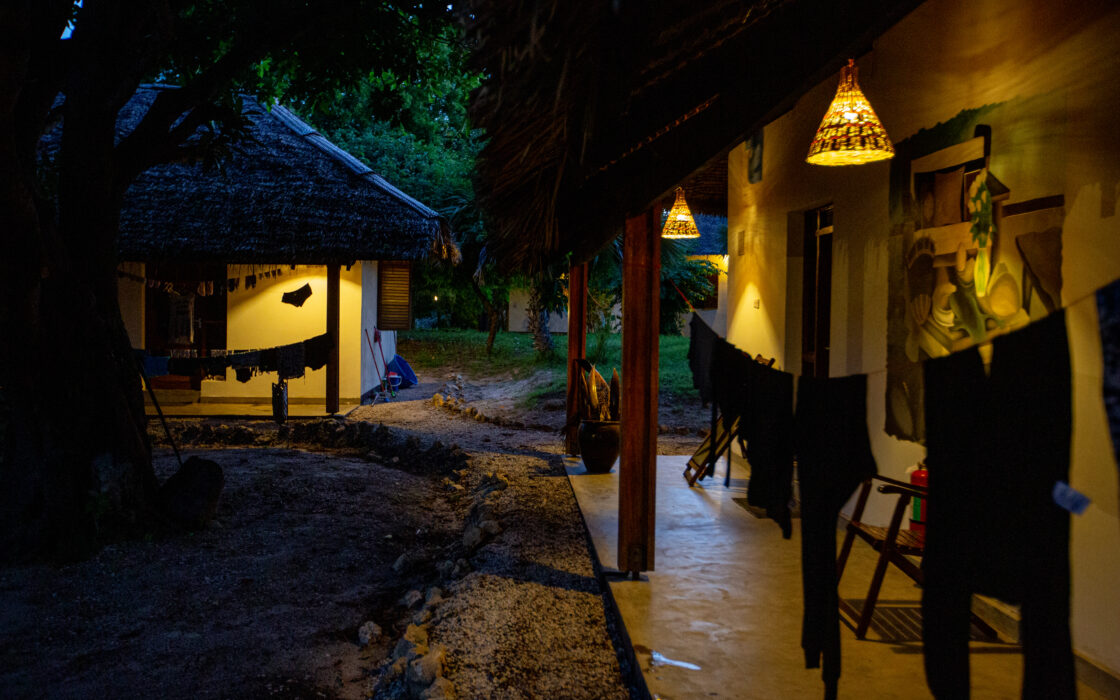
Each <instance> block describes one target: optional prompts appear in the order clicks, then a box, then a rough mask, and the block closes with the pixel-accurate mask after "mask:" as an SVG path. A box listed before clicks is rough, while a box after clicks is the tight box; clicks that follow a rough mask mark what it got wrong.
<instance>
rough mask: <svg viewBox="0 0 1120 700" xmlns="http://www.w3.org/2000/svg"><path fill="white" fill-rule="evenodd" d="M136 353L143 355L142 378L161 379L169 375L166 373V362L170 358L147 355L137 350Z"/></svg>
mask: <svg viewBox="0 0 1120 700" xmlns="http://www.w3.org/2000/svg"><path fill="white" fill-rule="evenodd" d="M137 352H138V353H143V358H144V376H146V377H148V378H149V379H150V378H152V377H162V376H164V375H166V374H169V372H168V371H167V362H168V360H170V359H171V358H169V357H164V356H159V355H149V354H148V353H147V352H145V351H144V350H138V351H137Z"/></svg>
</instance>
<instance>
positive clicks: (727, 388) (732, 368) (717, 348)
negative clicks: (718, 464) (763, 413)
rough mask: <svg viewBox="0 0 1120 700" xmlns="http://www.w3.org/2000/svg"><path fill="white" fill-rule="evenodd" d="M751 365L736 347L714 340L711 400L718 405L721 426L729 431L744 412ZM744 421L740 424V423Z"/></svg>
mask: <svg viewBox="0 0 1120 700" xmlns="http://www.w3.org/2000/svg"><path fill="white" fill-rule="evenodd" d="M751 362H753V360H751V359H750V358H749V357H747V356H746V355H744V354H743V353H742V351H740V350H739V348H737V347H735V346H734V345H732V344H731V343H729V342H727V341H726V340H724V339H723V338H716V340H715V343H714V344H713V351H712V371H711V376H712V377H714V378H715V379H714V380H713V382H712V387H713V394H714V400H715V401H716V402H717V403H718V404H719V411H720V414H721V415H722V416H723V425H724V427H726V428H727V429H728V430H730V429H731V425H732V424H733V423H734V422H735V419H736V418H741V417H742V416H743V414H744V413H745V412H746V411H747V407H748V403H747V395H748V393H749V390H750V388H749V387H748V385H747V382H748V375H747V372H748V366H749V364H750V363H751ZM743 422H744V421H740V423H743Z"/></svg>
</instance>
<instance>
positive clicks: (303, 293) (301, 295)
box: [280, 283, 311, 307]
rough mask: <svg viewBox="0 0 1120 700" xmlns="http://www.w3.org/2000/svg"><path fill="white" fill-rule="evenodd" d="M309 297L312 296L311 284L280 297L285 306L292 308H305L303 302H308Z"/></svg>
mask: <svg viewBox="0 0 1120 700" xmlns="http://www.w3.org/2000/svg"><path fill="white" fill-rule="evenodd" d="M309 296H311V284H310V283H309V284H305V285H303V286H302V287H300V288H299V289H297V290H295V291H291V292H284V293H283V294H282V295H280V301H282V302H283V303H285V304H291V305H292V306H295V307H300V306H303V302H305V301H307V298H308V297H309Z"/></svg>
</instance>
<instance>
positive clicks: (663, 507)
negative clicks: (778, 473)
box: [567, 456, 1103, 700]
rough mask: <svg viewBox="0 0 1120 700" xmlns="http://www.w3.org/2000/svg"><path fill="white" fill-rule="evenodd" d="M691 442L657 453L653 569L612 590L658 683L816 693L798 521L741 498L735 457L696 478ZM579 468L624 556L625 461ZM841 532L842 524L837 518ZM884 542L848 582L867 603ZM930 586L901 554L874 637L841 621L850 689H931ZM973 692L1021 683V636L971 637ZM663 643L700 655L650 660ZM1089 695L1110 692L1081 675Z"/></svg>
mask: <svg viewBox="0 0 1120 700" xmlns="http://www.w3.org/2000/svg"><path fill="white" fill-rule="evenodd" d="M687 460H688V457H687V456H662V457H659V458H658V463H657V516H656V517H657V520H656V541H655V547H656V553H655V557H656V559H655V569H656V570H655V571H651V572H647V573H644V574H642V580H640V581H632V580H612V581H611V582H610V588H611V593H612V595H613V597H614V600H615V602H616V604H617V607H618V610H619V612H620V613H621V616H622V621H623V624H624V626H625V628H626V632H627V634H628V636H629V638H630V641H631V643H632V644H633V646H634V649H635V652H636V656H637V660H638V663H639V665H640V666H641V670H642V674H643V676H644V678H645V681H646V684H647V686H648V688H649V690H650V693H651V695H652V696H653V697H659V698H665V699H667V700H669V699H683V698H700V697H709V698H751V699H755V698H757V699H761V700H766V699H769V698H776V699H779V698H780V699H785V698H815V697H821V696H822V694H823V685H822V683H821V680H820V671H819V669H806V668H805V661H804V655H803V654H802V651H801V613H802V603H801V560H800V546H801V545H800V535H799V527H800V525H799V523H798V521H796V520H795V521H794V535H793V538H792V539H790V540H784V539H782V536H781V532H780V530H779V529H778V526H777V525H776V524H775V523H773V522H772V521H770V520H765V519H761V518H758V517H755V516H754V515H752V514H751V513H750V512H748V511H747V510H746V509H745V508H744V507H743V506H741V505H740V504H739V503H737V502H736V500H735V499H745V497H746V473H745V472H744V471H742V470H741V469H740V468H739V466H738V465H735V466H734V467H733V468H732V479H731V487H730V488H724V485H723V483H724V479H723V476H724V473H725V472H724V469H725V468H726V467H725V466H724V465H725V464H726V462H723V463H721V466H720V468H719V470H718V471H717V473H716V474H717V476H716V478H715V479H704V480H701V482H699V484H698V485H697V486H696V487H693V488H689V486H688V484H687V483H686V482H685V480H684V478H683V477H682V472H683V471H684V467H685V464H686V463H687ZM567 469H568V476H569V480H570V481H571V484H572V488H573V489H574V491H575V494H576V498H577V500H578V501H579V506H580V509H581V510H582V511H583V516H584V519H585V520H586V522H587V526H588V529H589V530H590V532H591V537H592V540H593V542H594V546H595V550H596V553H597V555H598V557H599V561H600V563H601V564H602V565H603V567H604V568H606V569H614V568H615V567H616V566H617V562H616V555H615V551H616V545H617V533H618V468H617V464H616V466H615V469H614V470H613V471H612V472H611V473H609V474H602V475H599V474H587V473H586V471H585V470H584V468H583V465H582V463H581V462H580V461H579V460H578V458H576V459H570V460H569V461H568V462H567ZM838 543H839V532H838ZM874 564H875V553H874V552H873V551H872V550H871V548H870V547H868V546H867V545H866V544H863V543H861V542H856V544H855V546H854V547H853V550H852V555H851V558H850V560H849V563H848V567H847V570H846V571H845V573H844V576H843V578H842V580H841V582H840V595H841V597H842V598H844V599H846V600H850V601H852V602H853V603H854V604H856V605H857V606H858V605H859V604H861V603H862V600H863V598H864V597H865V596H866V594H867V587H868V584H869V583H870V580H871V573H872V570H873V568H874ZM920 600H921V591H920V589H918V588H917V587H916V586H915V585H914V583H913V582H912V581H911V580H910V579H909V578H907V577H906V576H905V575H904V574H902V573H900V572H898V571H897V570H895V569H894V567H889V571H888V574H887V577H886V580H885V581H884V584H883V588H882V592H881V594H880V600H879V604H878V606H877V607H876V613H875V616H874V617H873V622H872V626H871V630H870V631H869V632H868V634H867V638H866V639H865V640H862V641H861V640H857V639H856V637H855V633H854V632H853V631H852V630H851V629H850V628H848V627H846V626H844V625H841V630H840V632H841V647H842V667H843V674H842V676H841V678H840V697H849V698H899V699H900V700H903V699H904V700H915V699H916V698H928V697H932V696H931V695H930V693H929V689H928V687H927V686H926V682H925V672H924V670H923V660H922V648H921V641H920V629H921V627H920V624H921V623H920V611H919V605H920ZM971 651H972V653H971V656H970V659H971V684H972V697H973V698H974V699H983V698H1016V697H1019V693H1020V684H1021V678H1022V667H1023V660H1022V655H1021V653H1020V648H1019V647H1018V646H1017V645H1014V644H1008V643H1002V642H982V641H973V642H971ZM653 652H659V653H660V654H661V655H663V656H664V657H666V658H668V659H671V660H674V661H680V662H685V663H687V664H694V665H696V666H699V669H690V668H685V667H682V666H678V665H672V664H664V665H655V664H654V663H653ZM1078 694H1079V697H1080V698H1082V699H1083V700H1085V699H1094V698H1101V697H1103V696H1101V695H1100V694H1098V693H1096V692H1094V691H1093V690H1091V689H1090V688H1088V687H1087V686H1085V685H1084V684H1082V683H1078Z"/></svg>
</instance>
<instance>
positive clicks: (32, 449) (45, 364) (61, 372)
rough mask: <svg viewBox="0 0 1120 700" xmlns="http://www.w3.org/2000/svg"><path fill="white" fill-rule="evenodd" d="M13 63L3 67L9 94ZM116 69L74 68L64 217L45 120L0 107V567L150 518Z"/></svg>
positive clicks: (121, 94)
mask: <svg viewBox="0 0 1120 700" xmlns="http://www.w3.org/2000/svg"><path fill="white" fill-rule="evenodd" d="M86 58H89V57H86ZM98 58H100V56H98ZM9 68H10V66H9V65H4V66H0V73H2V74H3V76H2V77H3V80H4V83H5V85H6V84H7V83H8V81H9V79H11V78H12V73H10V72H8V70H7V69H9ZM114 68H115V66H114V65H113V64H112V60H108V61H106V62H105V63H101V64H99V63H98V61H96V60H87V61H76V62H75V68H74V70H73V72H72V73H71V76H70V81H69V83H68V85H67V103H66V123H65V125H64V127H63V129H64V131H63V138H62V146H61V151H60V153H59V156H58V159H57V161H56V164H57V167H58V189H57V192H58V196H57V209H56V206H55V202H54V201H53V200H51V199H50V198H47V197H40V196H38V195H37V194H36V192H37V187H38V177H39V173H38V172H37V166H36V159H35V155H34V154H35V147H36V143H37V141H38V136H39V134H40V133H41V126H42V125H41V123H40V124H39V125H38V128H36V125H35V124H34V123H30V121H29V120H28V119H27V118H26V117H27V115H26V114H22V113H21V110H23V109H24V108H25V107H26V105H22V104H16V105H14V106H13V105H10V104H5V105H4V109H3V110H0V132H3V137H2V138H0V172H2V173H3V175H0V213H2V214H3V217H2V218H3V219H4V220H5V221H6V222H10V225H6V226H5V229H6V230H5V232H4V240H3V242H2V245H3V246H4V250H5V254H4V255H3V256H2V257H3V259H4V262H3V274H4V277H5V279H4V285H5V288H4V309H3V328H4V333H3V338H2V339H0V353H2V354H0V365H2V367H0V392H2V399H3V402H2V404H3V406H2V408H3V414H2V415H0V425H2V426H3V441H4V444H3V452H2V456H0V460H2V461H0V484H2V485H3V486H2V487H0V528H2V529H0V559H2V560H7V561H11V560H23V559H28V558H32V557H43V556H50V557H60V558H64V559H72V558H75V557H80V556H84V555H86V554H88V553H90V552H92V551H93V550H94V548H95V547H96V546H97V545H98V544H99V543H101V542H103V541H105V540H106V539H110V538H115V537H118V536H120V535H122V534H125V533H130V532H134V531H135V530H136V528H137V526H139V525H141V524H143V523H144V522H145V520H146V518H147V517H148V516H150V514H151V513H152V511H151V509H150V504H151V503H152V500H153V498H154V495H155V490H156V479H155V474H154V472H153V470H152V461H151V448H150V445H149V441H148V438H147V432H146V427H145V422H146V419H145V417H144V401H143V396H142V394H141V387H140V382H139V372H138V368H137V364H136V360H135V358H134V357H133V355H132V351H131V344H130V342H129V339H128V334H127V332H126V330H125V327H124V322H123V320H122V319H121V314H120V307H119V304H118V301H117V278H116V264H117V261H116V242H117V241H116V234H117V223H118V217H119V207H120V194H121V192H122V188H123V185H122V184H121V181H122V179H121V178H120V177H119V172H118V170H117V164H116V163H115V161H114V157H113V147H114V128H115V123H116V116H117V112H118V110H119V108H120V106H121V104H122V103H123V101H124V100H126V99H127V98H128V96H129V95H130V94H131V92H132V91H131V90H128V86H127V84H125V85H121V83H122V82H124V83H128V81H129V78H128V77H127V75H125V76H123V77H122V76H121V75H119V74H118V73H117V72H116V71H115V70H114ZM138 79H139V78H138V76H137V77H136V80H137V81H138ZM132 89H133V90H134V89H135V85H133V86H132ZM51 97H53V95H51ZM9 127H11V128H9ZM56 212H57V214H56Z"/></svg>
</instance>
